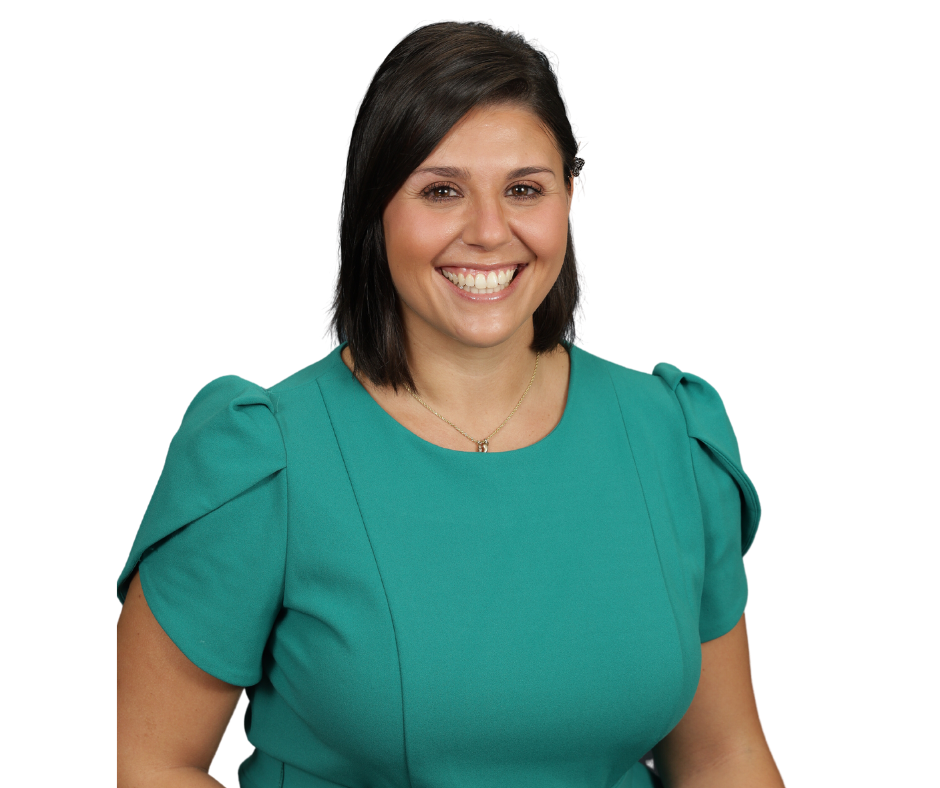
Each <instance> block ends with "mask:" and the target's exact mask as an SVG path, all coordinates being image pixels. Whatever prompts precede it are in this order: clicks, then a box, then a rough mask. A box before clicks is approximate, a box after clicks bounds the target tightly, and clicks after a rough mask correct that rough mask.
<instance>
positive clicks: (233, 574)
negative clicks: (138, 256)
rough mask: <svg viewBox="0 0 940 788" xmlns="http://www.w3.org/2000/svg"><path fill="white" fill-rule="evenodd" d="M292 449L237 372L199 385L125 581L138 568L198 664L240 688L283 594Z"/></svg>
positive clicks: (170, 629) (254, 670) (150, 597)
mask: <svg viewBox="0 0 940 788" xmlns="http://www.w3.org/2000/svg"><path fill="white" fill-rule="evenodd" d="M286 465H287V461H286V456H285V451H284V443H283V440H282V438H281V432H280V428H279V426H278V423H277V419H276V417H275V415H274V407H273V405H272V402H271V399H270V398H269V397H268V394H267V392H265V390H264V389H262V388H260V387H259V386H256V385H255V384H253V383H249V382H248V381H245V380H242V379H241V378H237V377H234V376H229V377H224V378H219V379H217V380H214V381H213V382H211V383H210V384H209V385H208V386H206V387H205V388H204V389H202V391H200V392H199V393H198V394H197V395H196V398H195V399H194V400H193V401H192V404H191V405H190V406H189V408H188V409H187V411H186V414H185V416H184V417H183V422H182V424H181V426H180V428H179V431H178V432H177V433H176V435H175V436H174V438H173V440H172V442H171V443H170V449H169V452H168V453H167V458H166V463H165V465H164V468H163V472H162V474H161V475H160V479H159V481H158V483H157V487H156V490H155V491H154V494H153V497H152V498H151V500H150V504H149V506H148V507H147V511H146V513H145V515H144V519H143V521H142V522H141V524H140V528H139V529H138V531H137V536H136V539H135V540H134V546H133V548H132V549H131V553H130V556H129V557H128V559H127V564H126V565H125V567H124V571H123V572H122V573H121V576H120V578H119V579H118V598H119V599H120V600H121V602H122V603H123V602H124V599H125V597H126V595H127V589H128V585H129V583H130V579H131V576H132V575H133V572H134V569H135V568H136V567H138V566H139V569H140V581H141V586H142V588H143V591H144V596H145V597H146V599H147V604H148V605H149V606H150V609H151V610H152V611H153V614H154V616H155V617H156V619H157V621H158V622H159V623H160V626H161V627H163V630H164V631H165V632H166V633H167V635H169V637H170V638H171V639H172V640H173V642H174V643H175V644H176V645H177V646H178V647H179V648H180V650H181V651H182V652H183V653H184V654H186V656H187V657H188V658H189V659H190V660H191V661H192V662H193V663H194V664H196V665H197V666H199V667H200V668H202V669H203V670H204V671H206V672H207V673H210V674H212V675H213V676H216V677H217V678H219V679H222V680H223V681H226V682H229V683H230V684H236V685H240V686H243V687H247V686H252V685H254V684H257V683H258V681H260V679H261V657H262V653H263V651H264V647H265V644H266V642H267V640H268V636H269V634H270V632H271V629H272V627H273V625H274V621H275V618H276V617H277V615H278V613H279V612H280V608H281V604H282V602H283V588H284V562H285V557H286V549H287V509H286V507H287V500H286V483H287V482H286Z"/></svg>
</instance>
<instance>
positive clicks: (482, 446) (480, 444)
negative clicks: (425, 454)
mask: <svg viewBox="0 0 940 788" xmlns="http://www.w3.org/2000/svg"><path fill="white" fill-rule="evenodd" d="M540 355H542V353H541V351H539V352H537V353H536V354H535V369H533V370H532V377H531V378H529V385H528V386H526V387H525V391H523V392H522V396H521V397H519V401H518V402H517V403H516V407H514V408H513V409H512V413H510V414H509V415H508V416H507V417H506V418H505V419H504V420H503V423H502V424H500V425H499V426H498V427H497V428H496V429H495V430H493V431H492V432H491V433H490V434H489V435H487V436H486V437H485V438H483V440H477V439H476V438H471V437H470V436H469V435H467V433H466V432H464V431H463V430H462V429H460V427H458V426H457V425H456V424H454V422H452V421H449V420H448V419H445V418H444V417H443V416H442V415H441V414H440V413H438V412H437V411H436V410H434V408H432V407H431V406H430V405H428V403H427V402H425V401H424V400H423V399H421V397H419V396H418V395H417V394H415V392H414V390H413V389H411V388H409V389H408V393H409V394H411V396H412V397H414V398H415V399H416V400H418V402H420V403H421V404H422V405H424V407H426V408H427V409H428V410H429V411H431V413H433V414H434V415H435V416H437V417H438V418H439V419H440V420H441V421H443V422H444V423H445V424H449V425H450V426H451V427H453V428H454V429H455V430H457V432H459V433H460V434H461V435H463V436H464V437H465V438H466V439H467V440H469V441H473V442H474V443H475V444H476V445H477V451H482V452H485V451H487V448H488V446H489V443H490V438H492V437H493V436H494V435H495V434H496V433H497V432H499V431H500V430H501V429H502V428H503V427H505V426H506V423H507V422H508V421H509V420H510V419H511V418H512V417H513V416H515V415H516V411H517V410H519V406H520V405H521V404H522V400H524V399H525V395H526V394H528V393H529V389H530V388H532V382H533V381H534V380H535V373H536V372H538V371H539V356H540Z"/></svg>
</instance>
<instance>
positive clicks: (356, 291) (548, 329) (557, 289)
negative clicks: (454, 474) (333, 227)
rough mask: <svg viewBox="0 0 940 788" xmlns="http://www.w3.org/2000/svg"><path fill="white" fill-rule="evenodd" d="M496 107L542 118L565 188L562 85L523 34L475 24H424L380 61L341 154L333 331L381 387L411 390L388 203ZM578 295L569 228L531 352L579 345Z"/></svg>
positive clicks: (569, 164) (567, 157)
mask: <svg viewBox="0 0 940 788" xmlns="http://www.w3.org/2000/svg"><path fill="white" fill-rule="evenodd" d="M500 103H513V104H520V105H522V106H524V107H526V108H527V109H528V110H530V111H531V112H533V113H534V114H535V115H536V116H537V117H538V118H539V120H540V121H541V122H542V123H543V124H544V126H545V128H546V130H547V131H548V132H549V133H550V134H551V135H552V136H553V137H554V140H555V144H556V145H557V147H558V151H559V153H561V159H562V162H563V164H564V174H565V181H566V183H567V184H569V185H570V183H571V179H572V177H573V176H572V168H573V167H574V166H575V157H576V155H577V153H578V143H577V141H576V140H575V138H574V134H573V133H572V131H571V123H570V122H569V121H568V115H567V112H566V111H565V104H564V101H563V100H562V98H561V94H560V93H559V90H558V81H557V79H556V78H555V73H554V71H553V70H552V66H551V63H550V62H549V60H548V58H547V57H546V56H545V54H544V53H542V52H540V51H539V50H537V49H535V48H534V47H533V46H532V45H531V44H529V43H528V42H527V41H526V40H525V39H524V38H523V37H522V36H521V35H519V34H518V33H508V32H504V31H502V30H498V29H496V28H495V27H492V26H491V25H487V24H483V23H480V22H441V23H438V24H433V25H426V26H425V27H420V28H418V29H417V30H415V31H413V32H412V33H409V34H408V35H407V36H405V38H404V39H402V41H401V42H400V43H399V44H398V45H397V46H396V47H395V48H394V49H393V50H392V51H391V52H390V53H389V55H388V57H386V58H385V61H384V62H383V63H382V65H381V66H379V69H378V71H376V72H375V76H374V77H373V78H372V83H371V84H370V85H369V89H368V90H367V91H366V95H365V98H364V99H363V100H362V105H361V106H360V107H359V113H358V115H357V116H356V123H355V125H354V126H353V132H352V138H351V140H350V143H349V154H348V156H347V159H346V185H345V188H344V190H343V207H342V214H341V218H340V268H339V277H338V279H337V283H336V293H335V295H334V298H333V306H332V313H333V314H332V320H331V322H330V328H331V329H332V331H333V333H334V334H335V335H336V338H337V339H338V340H339V341H340V342H348V343H349V347H350V350H351V351H352V355H353V359H354V363H355V367H356V371H357V373H361V374H363V375H365V376H366V377H367V378H369V380H371V381H372V383H374V384H375V385H376V386H386V385H387V386H392V387H393V388H394V389H395V390H396V391H397V389H398V387H399V386H402V385H404V386H407V387H410V388H412V389H413V388H414V381H413V379H412V377H411V372H410V370H409V368H408V362H407V358H406V355H405V342H404V339H405V337H404V326H403V325H402V321H401V315H400V314H399V311H398V295H397V293H396V292H395V288H394V286H393V284H392V277H391V272H390V271H389V267H388V258H387V256H386V250H385V234H384V231H383V228H382V214H383V212H384V210H385V207H386V205H387V204H388V202H389V201H390V200H391V198H392V197H393V196H394V195H395V193H396V192H397V191H398V190H399V189H400V188H401V186H402V184H403V183H404V182H405V181H406V180H407V179H408V178H409V177H410V175H411V173H412V172H414V170H415V169H417V168H418V166H419V165H420V164H421V162H423V161H424V160H425V159H426V158H427V157H428V156H429V155H430V154H431V152H432V151H433V150H434V148H436V147H437V145H438V143H439V142H440V141H441V140H442V139H443V138H444V136H445V135H446V134H447V132H448V131H450V129H451V128H452V127H453V126H454V125H455V124H456V123H457V122H458V121H459V120H460V119H461V118H463V117H464V115H466V114H467V113H468V112H469V111H470V110H472V109H474V108H475V107H480V106H486V105H491V104H500ZM579 295H580V287H579V283H578V270H577V263H576V261H575V254H574V243H573V241H572V238H571V224H570V222H569V224H568V248H567V251H566V252H565V259H564V263H563V264H562V267H561V272H560V273H559V275H558V278H557V280H556V281H555V283H554V285H553V286H552V289H551V290H550V291H549V293H548V295H547V296H546V297H545V300H544V301H542V303H541V304H540V305H539V307H538V308H537V309H536V310H535V314H534V315H533V322H534V326H535V336H534V338H533V340H532V349H533V350H537V351H543V352H545V351H548V350H551V349H553V348H554V347H555V346H556V345H557V344H558V343H559V342H564V343H567V344H570V343H571V342H573V341H574V338H575V321H574V316H575V311H576V310H577V307H578V298H579Z"/></svg>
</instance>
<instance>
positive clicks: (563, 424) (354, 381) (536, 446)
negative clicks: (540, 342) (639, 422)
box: [333, 342, 577, 462]
mask: <svg viewBox="0 0 940 788" xmlns="http://www.w3.org/2000/svg"><path fill="white" fill-rule="evenodd" d="M347 344H349V343H348V342H343V343H342V344H340V345H339V346H338V347H337V348H335V349H334V350H333V353H334V355H335V356H336V363H337V364H339V366H341V367H342V369H343V372H345V373H346V375H347V379H348V382H349V383H350V384H351V385H352V387H353V388H354V389H355V390H356V392H357V393H356V394H355V396H362V397H365V399H366V400H368V403H367V407H369V408H372V409H373V413H375V415H376V418H379V419H386V420H388V421H390V422H391V423H392V427H391V428H392V430H394V431H396V432H398V433H399V434H400V435H402V434H403V436H404V437H405V439H407V440H410V441H412V442H413V443H415V444H416V445H419V446H425V447H430V449H431V450H432V451H437V452H440V453H441V454H442V455H445V456H452V455H458V456H459V455H467V456H469V457H474V456H479V455H480V454H483V453H484V452H478V451H460V450H459V449H448V448H447V447H446V446H438V444H436V443H433V442H431V441H429V440H426V439H425V438H422V437H421V436H420V435H418V434H417V433H415V432H412V431H411V430H409V429H408V428H407V427H406V426H405V425H404V424H402V423H401V422H400V421H398V419H396V418H394V417H393V416H392V415H391V414H390V413H389V412H388V411H387V410H385V408H383V407H382V406H381V405H379V403H378V402H376V401H375V399H374V398H373V397H372V395H371V394H370V393H369V391H368V389H366V387H365V386H363V385H362V383H361V382H360V381H359V379H358V378H357V377H356V376H355V375H353V373H352V370H351V369H350V368H349V367H347V366H346V362H345V361H343V355H342V354H343V349H344V348H345V347H346V345H347ZM561 345H562V347H564V349H565V351H566V352H567V353H568V394H567V396H566V397H565V407H564V410H563V411H562V413H561V418H560V419H559V420H558V423H557V424H556V425H555V426H554V427H553V428H552V429H551V431H550V432H548V433H547V434H546V435H543V436H542V437H541V438H539V439H538V440H537V441H535V443H530V444H529V445H528V446H521V447H519V448H518V449H511V450H509V451H494V452H485V453H486V455H487V456H489V455H493V456H494V457H498V456H500V455H507V456H510V457H514V456H519V455H521V454H523V453H525V452H532V451H538V450H540V449H541V448H543V447H544V446H545V445H546V444H548V443H550V442H552V441H557V440H560V438H559V437H558V436H559V434H560V433H561V432H562V430H563V428H567V423H568V422H569V421H571V418H570V416H569V415H568V414H569V412H570V411H571V399H572V395H573V393H574V389H575V383H576V377H575V368H576V365H577V362H576V360H575V355H576V353H575V352H574V351H575V350H577V348H576V346H575V345H568V344H565V343H561ZM490 461H491V462H492V461H493V460H492V458H491V459H490ZM497 462H498V460H497Z"/></svg>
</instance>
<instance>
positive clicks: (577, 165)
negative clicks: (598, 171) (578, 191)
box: [571, 156, 584, 178]
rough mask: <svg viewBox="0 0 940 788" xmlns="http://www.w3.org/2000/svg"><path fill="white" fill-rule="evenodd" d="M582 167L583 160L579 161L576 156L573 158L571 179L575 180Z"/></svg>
mask: <svg viewBox="0 0 940 788" xmlns="http://www.w3.org/2000/svg"><path fill="white" fill-rule="evenodd" d="M583 167H584V159H579V158H578V157H577V156H575V157H574V166H573V167H572V168H571V177H572V178H577V177H578V176H579V175H580V174H581V169H582V168H583Z"/></svg>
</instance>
